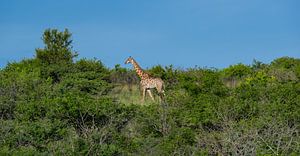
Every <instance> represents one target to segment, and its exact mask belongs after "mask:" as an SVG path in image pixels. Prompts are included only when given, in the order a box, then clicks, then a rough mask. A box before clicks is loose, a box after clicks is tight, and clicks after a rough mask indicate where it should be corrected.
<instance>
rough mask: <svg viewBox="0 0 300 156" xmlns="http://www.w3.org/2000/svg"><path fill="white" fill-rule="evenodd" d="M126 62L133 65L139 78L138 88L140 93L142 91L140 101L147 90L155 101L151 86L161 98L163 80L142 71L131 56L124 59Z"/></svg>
mask: <svg viewBox="0 0 300 156" xmlns="http://www.w3.org/2000/svg"><path fill="white" fill-rule="evenodd" d="M128 63H131V64H132V65H133V67H134V70H135V72H136V73H137V75H138V76H139V77H140V78H141V81H140V88H141V90H142V93H143V97H142V102H144V101H145V94H146V91H147V92H148V94H149V96H150V97H151V99H152V100H153V101H155V100H154V97H153V95H152V93H151V90H150V89H151V88H156V90H157V92H158V94H159V95H160V96H159V97H160V100H161V96H162V94H163V93H164V90H163V87H164V82H163V80H162V79H161V78H158V77H152V76H151V75H149V74H148V73H146V72H144V70H143V69H142V68H141V67H140V65H139V64H138V63H137V62H136V61H135V60H134V59H133V57H131V56H129V57H128V59H127V60H126V61H125V64H128Z"/></svg>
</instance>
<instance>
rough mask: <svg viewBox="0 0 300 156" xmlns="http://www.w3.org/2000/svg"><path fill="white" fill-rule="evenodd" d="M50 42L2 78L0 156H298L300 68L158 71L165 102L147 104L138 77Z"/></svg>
mask: <svg viewBox="0 0 300 156" xmlns="http://www.w3.org/2000/svg"><path fill="white" fill-rule="evenodd" d="M43 41H44V43H45V47H44V48H43V49H37V50H36V58H34V59H27V60H23V61H21V62H14V63H9V64H8V65H7V66H6V67H5V68H3V69H1V70H0V79H1V81H0V134H1V135H0V155H299V154H300V151H299V149H300V135H299V131H300V83H299V78H300V77H299V73H300V70H299V69H300V65H299V64H300V63H299V59H296V58H289V57H283V58H278V59H276V60H274V61H273V62H272V63H271V64H263V63H262V62H259V61H254V63H253V64H252V66H247V65H243V64H237V65H232V66H230V67H228V68H225V69H223V70H216V69H202V68H190V69H185V70H182V69H174V68H173V66H166V67H162V66H154V67H153V68H150V69H149V70H148V72H149V73H150V74H151V75H153V76H158V77H161V78H162V79H163V80H164V82H165V85H166V87H165V88H166V89H165V94H166V95H165V96H164V99H163V102H162V103H159V102H158V100H157V101H156V102H149V100H148V101H147V102H146V103H144V104H141V103H140V98H141V96H140V92H139V90H138V85H137V84H138V78H137V76H136V74H135V73H134V71H132V70H128V69H126V68H122V67H121V66H120V65H116V66H115V68H114V69H108V68H106V67H105V66H104V65H103V64H102V62H101V61H100V60H96V59H92V60H89V59H79V60H77V61H74V60H73V59H74V57H75V55H76V54H75V52H73V51H72V45H71V44H72V40H71V34H70V33H69V32H68V30H65V31H63V32H59V31H58V30H56V29H54V30H51V29H48V30H46V31H45V33H44V35H43ZM157 97H158V95H155V98H156V99H157ZM147 99H150V98H146V100H147Z"/></svg>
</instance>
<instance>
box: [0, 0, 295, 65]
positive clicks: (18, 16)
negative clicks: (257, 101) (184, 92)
mask: <svg viewBox="0 0 300 156" xmlns="http://www.w3.org/2000/svg"><path fill="white" fill-rule="evenodd" d="M47 28H57V29H60V30H63V29H64V28H68V29H69V30H70V31H71V32H72V34H73V37H72V38H73V41H74V42H73V47H74V50H75V51H78V52H79V57H80V58H83V57H86V58H94V57H95V58H98V59H100V60H101V61H102V62H103V63H105V65H107V66H108V67H113V66H114V65H115V64H121V65H122V66H123V67H125V65H124V64H123V63H124V61H125V59H126V58H127V57H128V56H133V57H134V58H136V60H137V61H138V62H140V64H141V66H142V67H145V68H147V67H151V66H153V65H158V64H161V65H170V64H173V65H175V66H176V67H183V68H187V67H194V66H196V65H197V66H199V67H216V68H223V67H227V66H229V65H230V64H236V63H245V64H251V63H252V61H253V59H257V60H259V61H263V62H266V63H269V62H270V61H271V60H273V59H274V58H277V57H282V56H290V57H297V58H299V57H300V0H88V1H82V0H1V1H0V67H4V66H5V64H6V63H7V62H8V61H19V60H21V59H23V58H32V57H34V55H35V48H42V47H43V43H42V40H41V36H42V33H43V31H44V30H45V29H47ZM126 67H129V66H126Z"/></svg>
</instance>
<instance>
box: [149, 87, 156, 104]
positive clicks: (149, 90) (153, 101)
mask: <svg viewBox="0 0 300 156" xmlns="http://www.w3.org/2000/svg"><path fill="white" fill-rule="evenodd" d="M147 92H148V93H149V95H150V97H151V99H152V101H153V102H154V101H155V100H154V98H153V96H152V93H151V90H149V89H148V90H147Z"/></svg>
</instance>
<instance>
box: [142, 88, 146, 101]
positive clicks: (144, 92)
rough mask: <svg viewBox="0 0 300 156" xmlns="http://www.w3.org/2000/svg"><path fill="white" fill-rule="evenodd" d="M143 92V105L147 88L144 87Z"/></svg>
mask: <svg viewBox="0 0 300 156" xmlns="http://www.w3.org/2000/svg"><path fill="white" fill-rule="evenodd" d="M142 91H143V97H142V103H144V102H145V94H146V88H144V87H143V89H142Z"/></svg>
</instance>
